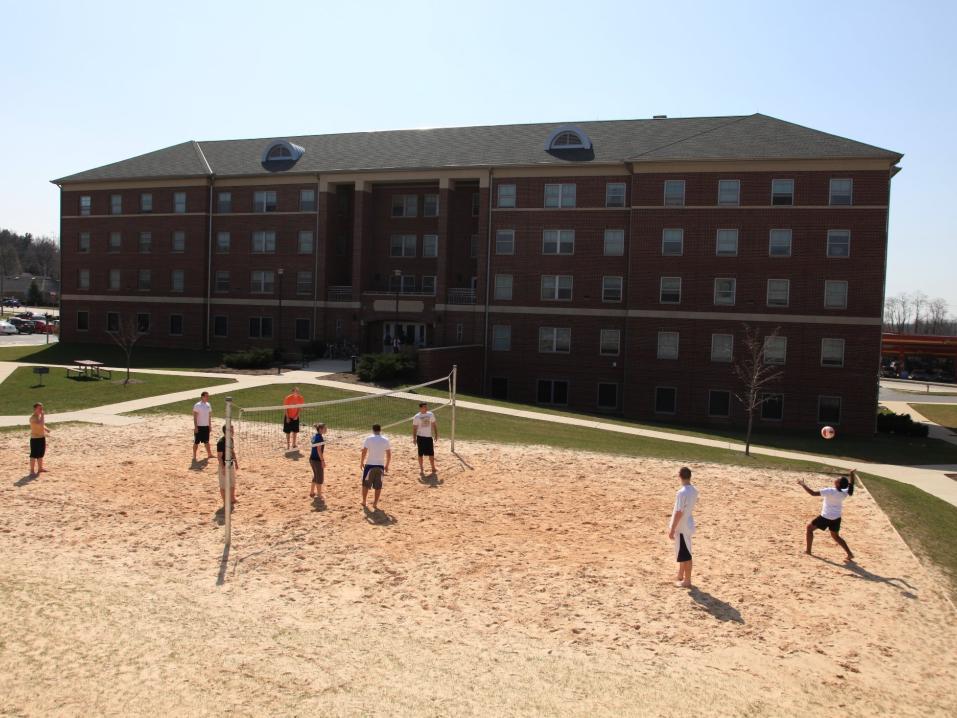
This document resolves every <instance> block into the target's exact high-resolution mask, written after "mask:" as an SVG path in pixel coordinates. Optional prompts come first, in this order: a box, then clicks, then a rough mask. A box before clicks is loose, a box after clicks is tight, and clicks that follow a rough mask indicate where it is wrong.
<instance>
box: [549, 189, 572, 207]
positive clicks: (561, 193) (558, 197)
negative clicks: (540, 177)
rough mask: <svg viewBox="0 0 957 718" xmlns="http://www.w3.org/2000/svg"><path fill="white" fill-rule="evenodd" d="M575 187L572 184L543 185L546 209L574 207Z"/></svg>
mask: <svg viewBox="0 0 957 718" xmlns="http://www.w3.org/2000/svg"><path fill="white" fill-rule="evenodd" d="M576 191H577V190H576V187H575V185H574V184H547V185H545V206H546V207H574V206H575V194H576Z"/></svg>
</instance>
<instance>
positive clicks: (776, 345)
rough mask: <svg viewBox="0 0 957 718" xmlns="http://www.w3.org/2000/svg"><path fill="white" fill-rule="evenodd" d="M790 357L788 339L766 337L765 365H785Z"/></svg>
mask: <svg viewBox="0 0 957 718" xmlns="http://www.w3.org/2000/svg"><path fill="white" fill-rule="evenodd" d="M787 357H788V338H787V337H778V336H774V337H765V338H764V363H765V364H784V363H786V362H787Z"/></svg>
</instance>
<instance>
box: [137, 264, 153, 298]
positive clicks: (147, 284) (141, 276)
mask: <svg viewBox="0 0 957 718" xmlns="http://www.w3.org/2000/svg"><path fill="white" fill-rule="evenodd" d="M144 280H145V281H144ZM152 289H153V271H152V270H151V269H138V270H137V271H136V291H138V292H149V291H152Z"/></svg>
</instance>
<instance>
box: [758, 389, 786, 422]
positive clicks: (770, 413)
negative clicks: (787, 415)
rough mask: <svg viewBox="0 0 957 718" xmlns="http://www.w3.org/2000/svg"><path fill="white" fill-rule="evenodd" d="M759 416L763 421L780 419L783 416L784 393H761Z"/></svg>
mask: <svg viewBox="0 0 957 718" xmlns="http://www.w3.org/2000/svg"><path fill="white" fill-rule="evenodd" d="M761 418H762V419H764V420H765V421H781V420H782V419H783V418H784V394H762V395H761Z"/></svg>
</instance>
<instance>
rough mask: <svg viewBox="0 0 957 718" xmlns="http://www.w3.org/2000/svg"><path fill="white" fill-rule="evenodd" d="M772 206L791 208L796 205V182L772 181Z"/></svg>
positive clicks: (788, 180) (786, 180) (791, 180)
mask: <svg viewBox="0 0 957 718" xmlns="http://www.w3.org/2000/svg"><path fill="white" fill-rule="evenodd" d="M771 204H772V205H776V206H790V205H792V204H794V180H793V179H775V180H771Z"/></svg>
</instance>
